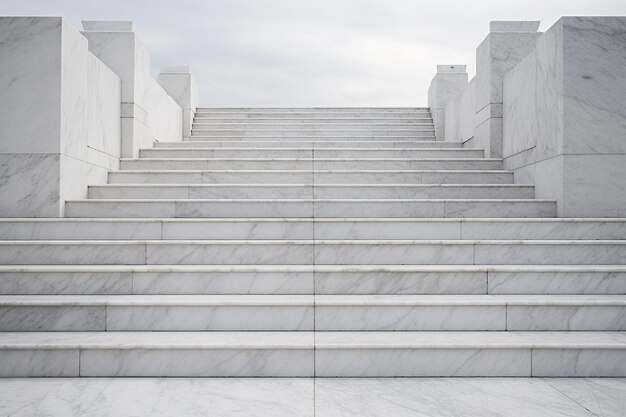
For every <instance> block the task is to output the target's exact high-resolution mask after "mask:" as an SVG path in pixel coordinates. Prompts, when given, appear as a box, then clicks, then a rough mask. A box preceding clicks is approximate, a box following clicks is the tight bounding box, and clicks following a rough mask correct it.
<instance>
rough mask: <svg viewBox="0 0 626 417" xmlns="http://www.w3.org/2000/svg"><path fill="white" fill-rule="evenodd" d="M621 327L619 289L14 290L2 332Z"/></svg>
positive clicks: (2, 304)
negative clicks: (192, 292)
mask: <svg viewBox="0 0 626 417" xmlns="http://www.w3.org/2000/svg"><path fill="white" fill-rule="evenodd" d="M313 329H315V331H402V330H414V331H416V330H420V331H428V330H438V331H455V330H463V331H470V330H471V331H476V330H490V331H496V330H509V331H559V330H569V331H620V330H626V296H621V295H591V296H590V295H316V296H315V297H314V296H313V295H17V296H0V331H5V332H6V331H8V332H12V331H236V330H247V331H256V330H261V331H311V330H313Z"/></svg>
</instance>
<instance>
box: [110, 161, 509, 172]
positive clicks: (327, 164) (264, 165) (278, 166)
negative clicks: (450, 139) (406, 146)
mask: <svg viewBox="0 0 626 417" xmlns="http://www.w3.org/2000/svg"><path fill="white" fill-rule="evenodd" d="M121 169H127V170H242V169H243V170H313V169H316V170H461V169H478V170H483V169H484V170H498V169H502V161H499V160H491V161H484V160H479V159H473V160H463V159H458V160H453V159H448V160H446V161H441V160H431V161H428V160H409V159H401V160H393V159H387V160H385V159H382V160H358V159H343V160H328V159H326V160H319V159H316V160H315V161H314V162H313V161H311V160H306V159H304V160H295V159H294V160H271V159H260V160H254V159H252V160H241V159H240V160H210V159H204V160H203V159H199V160H198V159H196V160H193V159H190V160H176V159H164V160H145V159H144V160H142V159H135V160H131V161H121Z"/></svg>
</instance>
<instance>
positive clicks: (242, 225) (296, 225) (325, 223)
mask: <svg viewBox="0 0 626 417" xmlns="http://www.w3.org/2000/svg"><path fill="white" fill-rule="evenodd" d="M0 239H3V240H46V239H51V240H66V239H67V240H76V239H78V240H132V239H142V240H154V239H166V240H175V239H183V240H192V239H217V240H225V239H236V240H245V239H288V240H292V239H304V240H307V239H353V240H361V239H366V240H368V239H369V240H371V239H382V240H390V239H408V240H414V239H447V240H450V239H454V240H461V239H470V240H480V239H492V240H508V239H514V240H519V239H523V240H535V239H538V240H563V239H587V240H591V239H605V240H610V239H619V240H621V239H626V220H624V219H560V218H554V219H454V218H451V219H414V218H334V219H333V218H328V219H325V218H316V219H312V218H277V219H272V218H223V219H219V218H216V219H175V218H172V219H106V218H84V219H72V218H61V219H59V218H51V219H0Z"/></svg>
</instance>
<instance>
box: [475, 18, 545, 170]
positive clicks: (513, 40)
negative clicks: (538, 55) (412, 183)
mask: <svg viewBox="0 0 626 417" xmlns="http://www.w3.org/2000/svg"><path fill="white" fill-rule="evenodd" d="M537 29H539V22H536V21H510V22H503V21H493V22H491V23H490V24H489V34H488V35H487V37H486V38H485V39H484V40H483V42H482V43H481V44H480V45H479V46H478V48H477V49H476V77H475V78H474V88H475V91H474V95H475V114H476V119H475V125H474V126H475V127H474V140H473V142H472V143H473V146H474V147H478V148H482V149H484V150H485V156H486V157H487V158H500V157H502V79H503V77H504V74H506V73H507V72H508V71H509V70H510V69H511V68H513V67H514V66H515V65H517V63H519V62H520V61H521V60H522V59H523V58H524V57H526V56H527V55H528V54H529V53H530V52H532V51H533V50H534V49H535V41H536V39H537V37H538V36H539V35H540V33H538V32H537Z"/></svg>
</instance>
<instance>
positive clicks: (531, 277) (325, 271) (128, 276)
mask: <svg viewBox="0 0 626 417" xmlns="http://www.w3.org/2000/svg"><path fill="white" fill-rule="evenodd" d="M0 294H5V295H19V294H22V295H29V294H65V295H71V294H109V295H114V294H119V295H121V294H224V295H232V294H274V295H278V294H326V295H332V294H354V295H358V294H388V295H394V294H395V295H398V294H442V295H445V294H448V295H450V294H590V295H591V294H596V295H597V294H613V295H617V294H621V295H626V265H621V266H620V265H613V266H607V265H567V266H561V265H546V266H537V265H510V266H506V265H504V266H503V265H319V264H318V265H143V266H142V265H5V266H0Z"/></svg>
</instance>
